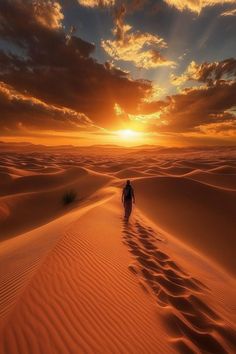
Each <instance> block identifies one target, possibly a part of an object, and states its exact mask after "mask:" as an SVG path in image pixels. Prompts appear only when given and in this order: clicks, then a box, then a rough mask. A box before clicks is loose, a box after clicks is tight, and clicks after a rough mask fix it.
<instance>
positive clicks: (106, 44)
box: [101, 5, 174, 69]
mask: <svg viewBox="0 0 236 354" xmlns="http://www.w3.org/2000/svg"><path fill="white" fill-rule="evenodd" d="M125 15H126V7H125V6H124V5H121V6H120V7H118V8H117V9H116V11H115V14H114V24H115V26H114V29H113V34H114V36H115V39H114V40H110V39H108V40H102V42H101V46H102V47H103V49H104V50H105V51H106V53H107V54H109V55H110V56H111V57H112V58H113V59H115V60H123V61H130V62H133V63H134V64H135V65H136V66H137V67H138V68H144V69H151V68H156V67H160V66H173V65H174V62H173V61H171V60H168V59H166V58H165V57H164V56H163V55H162V54H161V53H160V50H161V49H163V48H167V43H166V42H165V41H164V39H163V38H161V37H159V36H158V35H154V34H151V33H147V32H144V33H142V32H140V31H135V32H134V31H133V30H132V26H130V25H128V24H125V22H124V18H125Z"/></svg>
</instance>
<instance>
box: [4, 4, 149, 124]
mask: <svg viewBox="0 0 236 354" xmlns="http://www.w3.org/2000/svg"><path fill="white" fill-rule="evenodd" d="M38 3H39V2H38ZM41 3H42V4H44V1H43V0H42V1H41ZM49 3H51V4H52V8H50V7H49V5H48V7H47V14H45V16H46V17H45V18H52V17H53V14H55V13H57V12H55V9H58V8H59V7H57V6H56V7H55V5H56V4H57V2H48V4H49ZM43 9H44V7H43ZM50 9H51V13H50ZM38 16H39V13H38V12H37V11H36V12H35V8H34V7H33V6H32V5H31V3H30V2H25V1H23V0H18V1H16V2H14V1H11V0H5V1H4V2H0V36H1V37H2V39H4V40H5V41H8V43H10V45H11V46H13V45H16V46H17V48H19V49H17V51H16V52H15V51H14V52H9V51H4V50H3V49H2V50H0V80H1V82H3V83H5V84H6V85H8V86H9V87H11V89H12V90H15V92H18V94H19V95H22V99H21V100H20V101H18V103H19V102H21V107H22V104H23V103H24V107H25V105H26V100H25V99H23V97H24V96H25V97H29V98H30V100H32V101H33V102H34V105H35V107H36V106H37V107H39V106H40V107H41V108H43V107H44V109H45V107H47V109H48V110H50V109H51V110H52V111H54V113H55V112H56V110H55V109H56V108H53V107H57V109H59V111H57V112H58V113H59V115H60V114H61V113H62V112H64V111H65V110H66V109H68V110H69V111H70V113H68V112H69V111H67V113H68V114H69V115H70V117H72V116H73V114H74V113H73V112H75V113H76V112H77V113H78V115H79V117H81V115H82V114H83V115H84V116H86V117H88V118H89V119H90V120H91V121H93V122H94V124H95V125H98V126H102V127H114V126H116V125H117V126H118V125H119V122H120V119H121V118H120V117H117V116H116V115H115V113H114V109H113V108H114V104H115V103H118V104H120V105H121V106H122V107H124V109H125V110H126V111H128V112H131V113H133V112H134V111H135V110H136V108H137V105H138V104H139V102H141V101H142V99H143V98H144V97H145V96H146V95H147V93H148V92H149V90H150V88H151V84H150V83H149V82H147V81H145V82H144V81H139V80H132V79H131V78H130V77H129V75H128V74H127V73H126V72H124V71H122V70H120V69H118V68H115V67H114V66H112V65H108V64H105V65H103V64H99V63H97V62H96V60H95V59H93V58H92V57H91V55H92V53H93V51H94V48H95V47H94V45H93V44H91V43H88V42H86V41H84V40H82V39H80V38H78V37H77V36H75V35H73V31H72V33H70V36H66V34H65V33H64V31H63V28H62V27H61V25H59V23H60V22H57V25H55V23H56V22H55V21H52V22H50V21H49V22H48V23H51V24H50V26H45V24H44V21H43V20H42V18H41V19H40V20H39V17H38ZM40 16H41V17H42V16H43V11H41V12H40ZM26 18H28V19H29V18H30V21H25V19H26ZM127 97H129V99H128V100H127ZM35 100H38V101H37V102H38V103H37V105H36V104H35V102H36V101H35ZM39 102H41V103H40V104H39ZM44 104H45V105H46V106H44ZM23 110H24V109H23ZM4 114H6V110H5V113H4ZM17 117H18V114H15V118H14V119H15V121H17V119H18V118H17ZM24 117H25V118H24V119H25V120H24V121H25V122H26V113H25V116H24ZM45 117H46V115H45ZM48 117H49V118H50V117H51V113H50V114H48ZM0 119H4V116H3V115H2V114H1V118H0ZM8 119H9V118H8ZM12 119H13V118H12ZM27 119H28V121H29V122H28V124H29V125H30V121H31V120H33V119H34V118H32V114H28V116H27ZM76 119H77V118H76ZM70 120H71V119H68V120H65V121H64V123H63V124H64V128H65V129H66V122H67V121H68V129H71V122H70ZM50 122H52V119H51V118H50ZM54 123H55V127H56V126H57V125H56V122H54ZM5 124H7V121H6V120H5ZM34 124H36V122H35V123H34ZM44 124H45V125H47V122H46V119H45V121H44ZM39 125H40V124H39Z"/></svg>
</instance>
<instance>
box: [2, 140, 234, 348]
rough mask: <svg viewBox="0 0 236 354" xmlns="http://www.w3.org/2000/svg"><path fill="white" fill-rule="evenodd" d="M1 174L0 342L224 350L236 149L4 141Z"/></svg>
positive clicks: (230, 341)
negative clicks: (130, 196)
mask: <svg viewBox="0 0 236 354" xmlns="http://www.w3.org/2000/svg"><path fill="white" fill-rule="evenodd" d="M0 171H1V172H0V173H1V179H0V181H1V182H0V195H1V196H0V233H1V243H0V254H1V257H0V259H1V267H0V269H1V277H0V279H1V283H0V294H1V297H0V299H1V306H0V314H1V339H0V342H1V353H4V354H9V353H11V354H13V353H30V354H31V353H214V354H216V353H234V352H235V350H236V336H235V334H236V328H235V320H236V312H235V295H236V294H235V269H236V267H235V266H236V264H235V262H236V257H235V249H236V241H235V217H236V184H235V180H236V149H235V148H234V147H217V148H216V147H215V148H202V149H191V148H189V149H183V148H176V149H168V148H166V149H163V148H160V147H153V146H150V147H133V148H123V147H119V146H108V147H102V146H99V147H98V146H96V147H92V146H91V147H84V148H83V147H81V148H79V147H74V148H73V147H72V146H67V147H65V146H61V147H46V146H40V145H33V144H25V145H24V146H21V144H20V143H17V144H13V143H1V165H0ZM127 179H130V180H131V183H132V186H133V188H134V191H135V198H136V202H135V205H134V208H133V212H132V214H131V217H130V219H129V221H128V222H127V221H125V220H124V217H123V206H122V204H121V193H122V188H123V186H124V184H125V182H126V180H127ZM71 191H73V192H74V193H75V196H74V198H72V200H71V201H70V202H69V203H65V200H64V201H63V196H65V195H66V193H68V192H71Z"/></svg>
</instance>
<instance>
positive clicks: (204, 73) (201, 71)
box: [172, 58, 236, 86]
mask: <svg viewBox="0 0 236 354" xmlns="http://www.w3.org/2000/svg"><path fill="white" fill-rule="evenodd" d="M235 77H236V59H235V58H229V59H225V60H222V61H219V62H212V63H209V62H205V63H202V64H197V63H195V61H193V62H191V63H190V64H189V66H188V67H187V69H186V71H185V72H184V73H183V74H182V75H180V76H173V77H172V83H173V84H174V85H177V86H178V85H182V84H184V83H186V82H187V81H198V82H202V83H205V84H207V85H215V84H216V83H217V82H218V81H219V80H234V79H235Z"/></svg>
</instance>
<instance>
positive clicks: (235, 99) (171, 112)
mask: <svg viewBox="0 0 236 354" xmlns="http://www.w3.org/2000/svg"><path fill="white" fill-rule="evenodd" d="M235 92H236V82H235V81H234V82H232V81H230V82H227V81H218V82H217V84H215V85H212V86H204V87H202V86H200V87H192V88H189V89H185V90H183V91H182V92H181V93H179V94H177V95H173V96H170V97H169V98H168V99H167V100H166V101H165V103H166V104H164V102H163V101H160V102H156V103H155V104H156V105H157V106H158V104H159V105H160V110H159V117H158V119H157V121H156V127H155V128H154V126H152V129H155V130H157V131H165V132H181V133H183V132H194V131H195V132H196V131H199V130H200V129H201V130H202V127H207V126H208V125H209V124H211V125H212V124H218V127H220V125H219V124H220V123H228V124H227V127H228V129H231V128H232V130H233V127H235V121H236V117H235V114H234V110H235V109H236V95H235ZM152 104H153V107H155V104H154V103H152ZM149 107H150V106H149ZM162 122H164V124H163V123H162ZM235 134H236V132H235Z"/></svg>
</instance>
